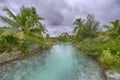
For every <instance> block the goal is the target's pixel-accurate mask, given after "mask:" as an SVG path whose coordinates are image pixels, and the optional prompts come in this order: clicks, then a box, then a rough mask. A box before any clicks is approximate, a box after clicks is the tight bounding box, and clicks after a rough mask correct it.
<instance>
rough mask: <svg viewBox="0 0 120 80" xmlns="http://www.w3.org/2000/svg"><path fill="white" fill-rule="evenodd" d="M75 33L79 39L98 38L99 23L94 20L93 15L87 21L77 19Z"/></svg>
mask: <svg viewBox="0 0 120 80" xmlns="http://www.w3.org/2000/svg"><path fill="white" fill-rule="evenodd" d="M74 25H75V28H74V33H75V35H76V36H77V39H78V40H79V39H80V40H82V39H85V38H94V37H96V36H97V31H98V26H99V22H98V21H96V20H95V19H94V16H93V15H88V16H87V17H86V19H83V20H82V19H81V18H79V19H76V21H75V22H74Z"/></svg>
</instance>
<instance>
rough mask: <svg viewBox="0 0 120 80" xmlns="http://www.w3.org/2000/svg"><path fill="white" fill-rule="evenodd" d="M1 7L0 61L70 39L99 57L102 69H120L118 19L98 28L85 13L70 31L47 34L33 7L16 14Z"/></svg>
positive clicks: (88, 53)
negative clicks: (70, 33) (4, 14)
mask: <svg viewBox="0 0 120 80" xmlns="http://www.w3.org/2000/svg"><path fill="white" fill-rule="evenodd" d="M3 10H4V11H5V12H6V13H7V14H8V16H9V17H6V16H0V20H1V21H3V22H4V23H6V24H7V25H8V26H3V27H0V60H1V62H2V60H3V59H2V58H4V60H9V59H8V58H11V57H13V56H20V55H21V56H29V55H31V54H32V53H37V52H36V51H38V52H39V51H43V50H46V49H50V48H51V47H52V45H53V44H56V43H57V42H59V41H64V42H72V43H73V44H75V45H76V46H77V48H78V49H79V50H80V51H81V52H83V53H85V54H86V55H90V56H92V57H94V58H95V59H97V60H99V62H101V63H102V64H103V67H104V69H105V70H114V71H118V72H120V20H115V21H112V22H110V23H111V25H110V26H109V25H104V26H102V28H100V23H99V21H97V20H96V19H95V18H94V16H93V15H88V16H87V17H86V19H82V18H78V19H76V21H75V22H74V24H73V25H74V31H73V35H69V34H68V33H67V32H65V33H63V34H61V35H59V36H57V37H53V38H51V37H49V34H47V31H46V29H45V27H44V26H43V25H42V24H41V23H40V21H41V20H44V18H41V17H40V16H38V14H37V12H36V10H35V8H33V7H32V8H26V7H24V6H23V7H21V8H20V12H19V13H18V14H16V15H15V14H14V13H13V12H12V11H11V10H9V9H8V8H4V9H3ZM101 29H104V31H103V30H101Z"/></svg>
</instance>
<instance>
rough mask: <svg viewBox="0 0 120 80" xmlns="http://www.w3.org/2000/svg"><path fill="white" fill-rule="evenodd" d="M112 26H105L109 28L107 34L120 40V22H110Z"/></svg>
mask: <svg viewBox="0 0 120 80" xmlns="http://www.w3.org/2000/svg"><path fill="white" fill-rule="evenodd" d="M110 23H111V24H112V26H108V25H104V27H105V28H107V34H108V35H109V36H110V37H112V38H120V20H118V19H117V20H115V21H112V22H110Z"/></svg>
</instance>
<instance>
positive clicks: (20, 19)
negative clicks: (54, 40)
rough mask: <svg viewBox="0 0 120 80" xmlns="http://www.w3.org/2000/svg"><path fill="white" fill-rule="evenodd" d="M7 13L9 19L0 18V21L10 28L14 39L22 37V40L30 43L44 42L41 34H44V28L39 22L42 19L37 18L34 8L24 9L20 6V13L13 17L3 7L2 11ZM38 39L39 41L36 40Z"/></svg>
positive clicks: (11, 13)
mask: <svg viewBox="0 0 120 80" xmlns="http://www.w3.org/2000/svg"><path fill="white" fill-rule="evenodd" d="M3 10H4V11H6V12H7V14H8V16H9V17H5V16H0V18H1V20H2V21H3V22H5V23H7V24H8V25H9V26H10V29H12V30H13V32H14V33H16V34H15V37H20V35H22V36H23V38H22V39H29V40H30V41H35V40H33V38H35V39H36V41H37V42H40V41H44V40H45V39H44V37H43V33H45V28H44V27H43V25H42V24H41V23H40V22H39V21H40V20H43V18H41V17H39V16H38V14H37V12H36V10H35V8H33V7H32V8H26V7H24V6H22V8H20V13H18V14H17V15H15V14H14V13H13V12H12V11H11V10H10V9H8V8H7V7H5V8H4V9H3ZM32 37H33V38H32ZM38 38H40V39H41V40H38Z"/></svg>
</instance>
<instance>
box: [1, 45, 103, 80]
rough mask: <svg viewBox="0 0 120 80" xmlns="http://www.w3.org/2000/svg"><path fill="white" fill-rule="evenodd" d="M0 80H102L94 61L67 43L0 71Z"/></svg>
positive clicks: (99, 70) (4, 67) (14, 63)
mask: <svg viewBox="0 0 120 80" xmlns="http://www.w3.org/2000/svg"><path fill="white" fill-rule="evenodd" d="M0 80H104V76H103V74H102V73H101V69H100V67H99V65H98V64H97V62H96V61H94V60H93V59H91V58H90V57H87V56H85V55H83V54H81V53H80V52H79V51H77V50H76V49H75V48H74V47H73V46H72V45H71V44H69V43H61V44H58V45H56V46H54V47H53V48H52V49H51V50H50V51H45V52H43V54H42V55H40V56H33V57H31V58H29V59H27V60H22V61H15V62H13V63H11V64H7V65H4V66H1V67H0Z"/></svg>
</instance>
